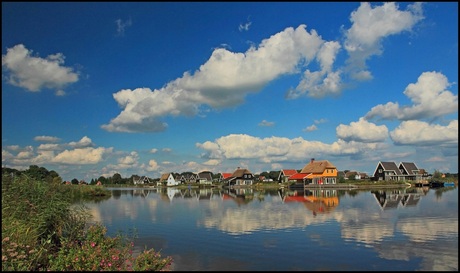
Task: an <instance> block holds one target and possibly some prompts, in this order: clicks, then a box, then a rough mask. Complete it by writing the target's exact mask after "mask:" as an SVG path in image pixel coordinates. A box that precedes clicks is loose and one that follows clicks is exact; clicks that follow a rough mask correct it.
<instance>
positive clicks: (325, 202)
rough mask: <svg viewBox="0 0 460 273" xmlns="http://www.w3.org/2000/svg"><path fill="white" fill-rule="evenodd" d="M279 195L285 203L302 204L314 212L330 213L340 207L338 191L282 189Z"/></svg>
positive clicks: (314, 213)
mask: <svg viewBox="0 0 460 273" xmlns="http://www.w3.org/2000/svg"><path fill="white" fill-rule="evenodd" d="M278 194H279V196H280V198H281V200H282V201H283V203H288V202H302V203H303V205H304V206H305V207H306V208H307V209H309V210H310V211H312V212H313V215H316V214H318V213H330V212H331V211H333V210H334V209H335V208H336V207H337V206H338V205H339V197H338V195H337V190H332V189H326V190H324V189H323V190H293V191H292V190H284V189H280V190H279V191H278Z"/></svg>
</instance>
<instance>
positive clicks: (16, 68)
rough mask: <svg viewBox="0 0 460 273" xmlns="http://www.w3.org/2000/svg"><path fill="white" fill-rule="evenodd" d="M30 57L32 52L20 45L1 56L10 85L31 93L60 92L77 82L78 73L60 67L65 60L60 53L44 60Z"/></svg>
mask: <svg viewBox="0 0 460 273" xmlns="http://www.w3.org/2000/svg"><path fill="white" fill-rule="evenodd" d="M31 55H32V51H29V50H28V49H27V48H26V47H25V46H24V45H22V44H18V45H16V46H14V47H12V48H8V49H7V53H6V55H2V68H4V69H5V71H7V72H9V75H6V76H5V77H6V78H7V80H8V82H9V83H10V84H12V85H15V86H19V87H23V88H25V89H27V90H29V91H32V92H37V91H40V90H41V89H43V88H50V89H55V90H56V91H58V92H62V90H61V89H62V88H63V87H64V86H66V85H68V84H70V83H74V82H77V81H78V73H75V72H73V69H72V68H69V67H64V66H62V64H64V58H65V57H64V55H63V54H62V53H57V54H54V55H49V56H48V57H46V58H44V59H43V58H40V57H33V56H31Z"/></svg>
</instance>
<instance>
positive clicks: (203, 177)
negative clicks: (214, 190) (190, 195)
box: [197, 171, 212, 185]
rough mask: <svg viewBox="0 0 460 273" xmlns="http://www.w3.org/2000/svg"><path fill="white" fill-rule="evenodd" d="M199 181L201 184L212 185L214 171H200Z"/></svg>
mask: <svg viewBox="0 0 460 273" xmlns="http://www.w3.org/2000/svg"><path fill="white" fill-rule="evenodd" d="M197 176H198V182H199V183H200V184H207V185H211V184H212V173H211V172H210V171H202V172H200V173H198V175H197Z"/></svg>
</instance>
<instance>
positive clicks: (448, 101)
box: [365, 72, 458, 120]
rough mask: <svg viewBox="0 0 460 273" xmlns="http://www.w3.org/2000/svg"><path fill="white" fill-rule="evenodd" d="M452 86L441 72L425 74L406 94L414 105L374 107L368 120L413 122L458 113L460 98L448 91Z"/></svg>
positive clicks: (390, 104)
mask: <svg viewBox="0 0 460 273" xmlns="http://www.w3.org/2000/svg"><path fill="white" fill-rule="evenodd" d="M450 85H451V84H450V83H449V82H448V80H447V77H446V76H444V75H443V74H442V73H439V72H424V73H422V74H421V75H420V76H419V77H418V80H417V82H416V83H411V84H409V85H408V86H407V87H406V89H405V90H404V94H405V95H406V96H407V97H409V99H410V100H411V101H412V103H413V105H408V106H399V103H398V102H388V103H386V104H379V105H377V106H374V107H372V109H371V110H370V111H369V112H368V113H367V114H366V115H365V118H366V119H372V118H375V117H380V118H381V119H389V120H392V119H398V120H411V119H422V118H430V119H431V118H436V117H441V116H444V115H447V114H451V113H455V112H457V111H458V96H457V95H454V94H453V93H452V92H450V91H448V90H446V89H447V88H448V87H449V86H450Z"/></svg>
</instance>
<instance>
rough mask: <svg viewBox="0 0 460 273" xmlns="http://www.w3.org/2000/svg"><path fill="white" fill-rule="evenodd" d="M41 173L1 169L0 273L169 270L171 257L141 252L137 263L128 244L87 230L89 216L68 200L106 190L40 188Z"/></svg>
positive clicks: (99, 230) (58, 186) (93, 229)
mask: <svg viewBox="0 0 460 273" xmlns="http://www.w3.org/2000/svg"><path fill="white" fill-rule="evenodd" d="M45 170H46V169H45ZM40 173H41V174H43V173H46V172H45V171H44V170H43V169H41V168H38V167H32V171H28V172H24V173H22V172H19V175H18V173H17V172H9V171H8V170H2V174H3V175H2V271H46V270H66V271H67V270H82V271H83V270H84V271H86V270H88V271H89V270H92V271H93V270H133V267H135V268H137V269H142V268H144V269H146V270H147V269H149V270H150V269H154V270H168V269H169V265H170V264H171V261H172V259H171V258H170V257H166V258H161V257H160V256H159V253H157V252H155V251H153V250H148V251H147V250H146V251H144V252H142V253H141V254H139V256H138V257H140V258H139V261H137V260H136V257H134V256H133V255H132V249H133V244H132V243H128V242H127V240H125V239H124V238H122V237H121V236H117V237H115V238H110V237H107V236H106V229H105V228H104V227H103V226H101V225H95V226H91V227H89V228H86V224H87V223H88V220H89V217H90V216H89V214H88V212H87V210H86V209H85V208H83V207H81V206H74V205H71V204H72V203H71V201H72V199H73V198H76V197H77V196H80V197H81V196H86V195H91V194H92V195H103V196H105V195H106V194H107V192H110V191H107V190H106V189H104V188H103V187H100V186H88V185H63V184H56V183H44V182H45V181H44V180H39V179H37V178H36V177H37V176H39V174H40ZM12 174H13V175H12ZM30 175H31V176H33V178H31V177H30ZM49 177H51V178H53V179H55V181H54V182H57V181H59V179H58V177H59V176H55V175H53V174H52V175H49V176H45V177H44V178H43V179H45V180H46V179H47V178H49ZM52 181H53V180H52Z"/></svg>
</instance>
